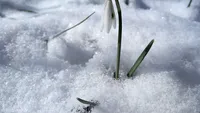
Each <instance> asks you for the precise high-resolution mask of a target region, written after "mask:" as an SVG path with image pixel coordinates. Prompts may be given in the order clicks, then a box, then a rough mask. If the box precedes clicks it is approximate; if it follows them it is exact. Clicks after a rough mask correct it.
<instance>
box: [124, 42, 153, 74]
mask: <svg viewBox="0 0 200 113" xmlns="http://www.w3.org/2000/svg"><path fill="white" fill-rule="evenodd" d="M153 43H154V40H151V42H150V43H149V44H148V45H147V47H146V48H145V49H144V51H143V52H142V53H141V55H140V56H139V57H138V59H137V61H136V62H135V64H134V65H133V66H132V68H131V69H130V71H129V72H128V74H127V76H128V77H132V76H133V73H134V72H135V71H136V69H137V68H138V66H139V65H140V64H141V62H142V61H143V60H144V58H145V56H146V55H147V53H148V52H149V50H150V49H151V46H152V45H153Z"/></svg>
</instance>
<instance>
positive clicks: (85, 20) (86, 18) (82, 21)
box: [52, 12, 95, 39]
mask: <svg viewBox="0 0 200 113" xmlns="http://www.w3.org/2000/svg"><path fill="white" fill-rule="evenodd" d="M94 13H95V12H93V13H92V14H90V15H89V16H87V17H86V18H85V19H84V20H82V21H81V22H79V23H77V24H76V25H74V26H72V27H70V28H67V29H65V30H63V31H62V32H60V33H58V34H56V35H55V36H53V37H52V39H54V38H56V37H58V36H60V35H62V34H63V33H65V32H67V31H69V30H71V29H73V28H75V27H76V26H78V25H80V24H82V23H83V22H84V21H86V20H87V19H88V18H90V17H91V16H92V15H93V14H94Z"/></svg>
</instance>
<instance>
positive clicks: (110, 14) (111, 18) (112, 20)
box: [102, 0, 116, 33]
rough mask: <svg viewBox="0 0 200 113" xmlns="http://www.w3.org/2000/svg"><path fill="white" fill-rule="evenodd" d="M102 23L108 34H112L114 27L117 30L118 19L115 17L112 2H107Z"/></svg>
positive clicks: (107, 0)
mask: <svg viewBox="0 0 200 113" xmlns="http://www.w3.org/2000/svg"><path fill="white" fill-rule="evenodd" d="M102 21H103V22H102V24H103V25H102V30H103V29H104V27H105V29H106V31H107V33H109V32H110V29H111V27H112V25H113V27H114V28H116V17H115V12H114V7H113V3H112V0H106V1H105V7H104V15H103V18H102Z"/></svg>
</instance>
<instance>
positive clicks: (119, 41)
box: [114, 0, 122, 79]
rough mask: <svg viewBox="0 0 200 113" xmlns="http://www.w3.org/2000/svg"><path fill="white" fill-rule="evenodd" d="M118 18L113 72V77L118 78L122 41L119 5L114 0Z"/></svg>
mask: <svg viewBox="0 0 200 113" xmlns="http://www.w3.org/2000/svg"><path fill="white" fill-rule="evenodd" d="M115 3H116V6H117V12H118V18H119V29H118V44H117V46H118V47H117V63H116V72H115V74H114V78H116V79H118V78H119V68H120V56H121V42H122V12H121V7H120V4H119V1H118V0H115Z"/></svg>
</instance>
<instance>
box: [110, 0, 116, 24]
mask: <svg viewBox="0 0 200 113" xmlns="http://www.w3.org/2000/svg"><path fill="white" fill-rule="evenodd" d="M111 3H112V1H111ZM111 12H112V14H111V16H112V24H113V27H114V28H116V16H115V11H114V7H113V3H112V7H111Z"/></svg>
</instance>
